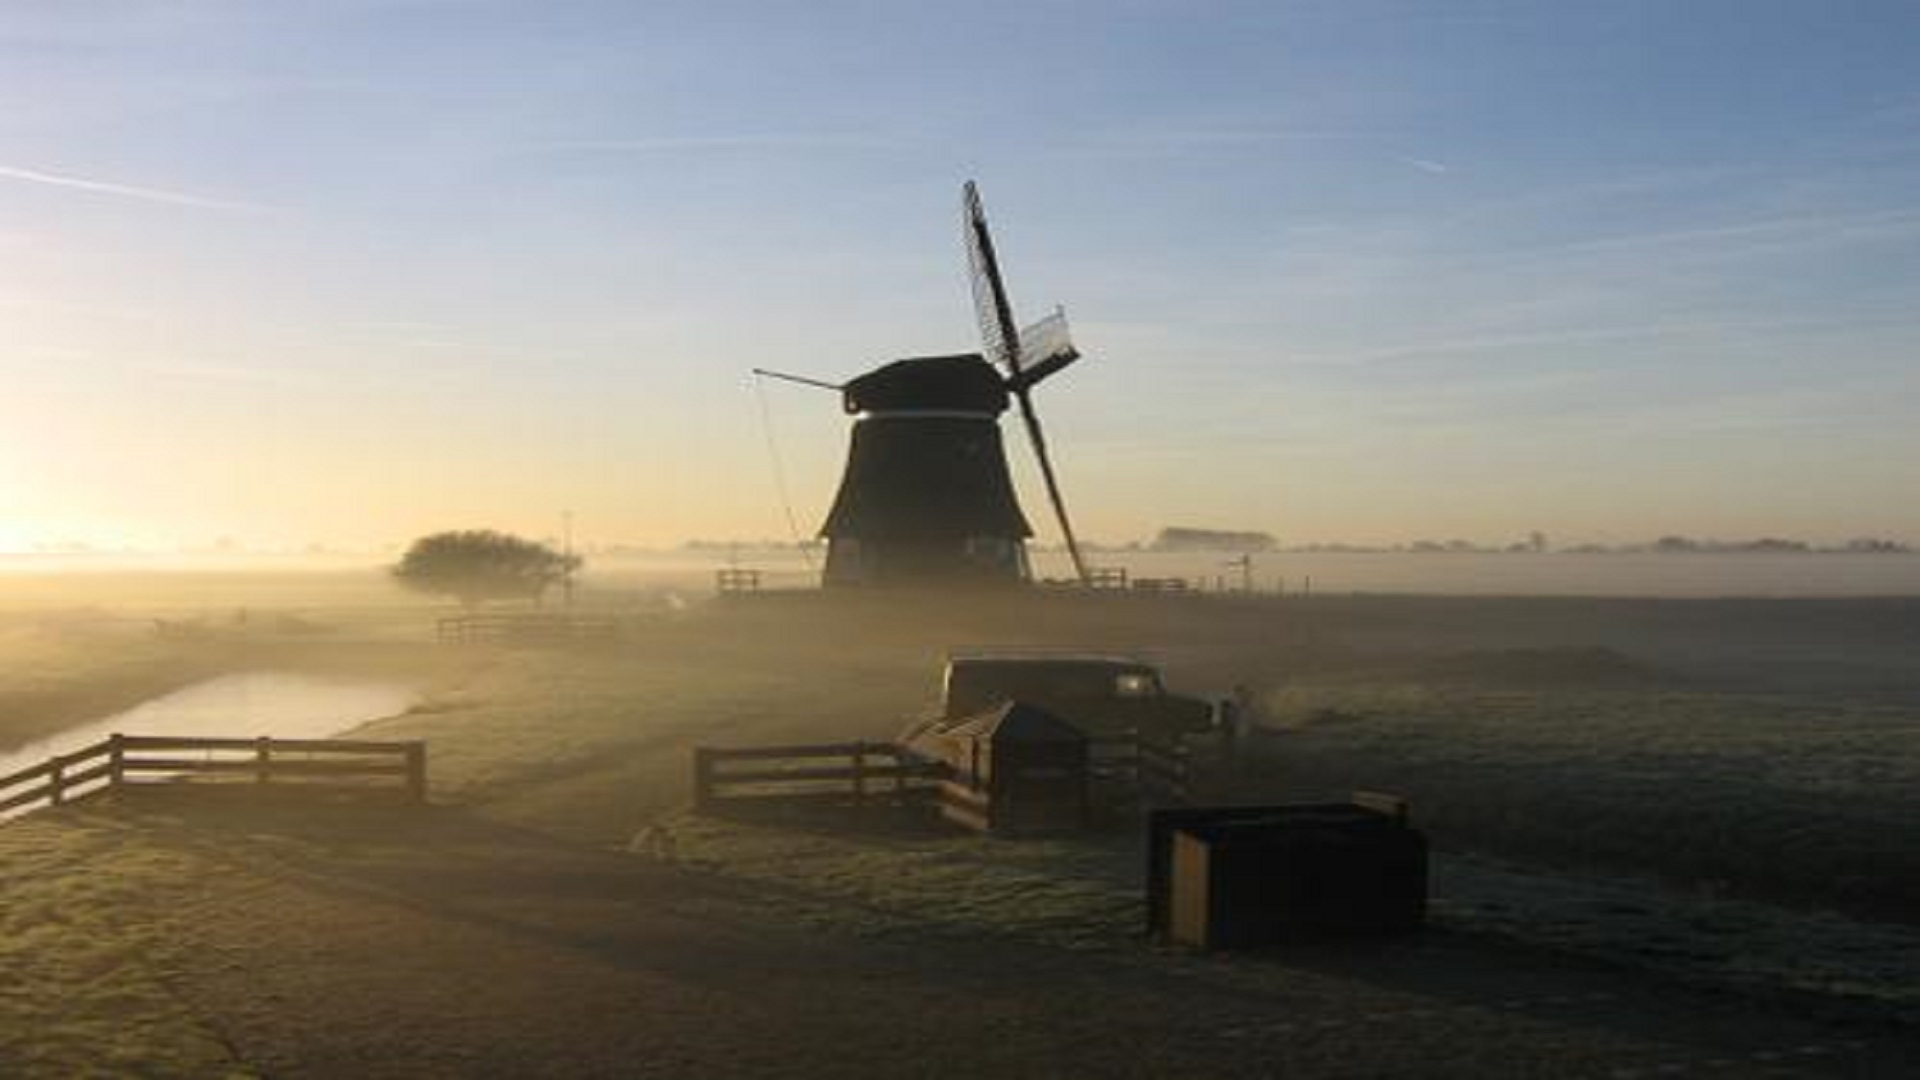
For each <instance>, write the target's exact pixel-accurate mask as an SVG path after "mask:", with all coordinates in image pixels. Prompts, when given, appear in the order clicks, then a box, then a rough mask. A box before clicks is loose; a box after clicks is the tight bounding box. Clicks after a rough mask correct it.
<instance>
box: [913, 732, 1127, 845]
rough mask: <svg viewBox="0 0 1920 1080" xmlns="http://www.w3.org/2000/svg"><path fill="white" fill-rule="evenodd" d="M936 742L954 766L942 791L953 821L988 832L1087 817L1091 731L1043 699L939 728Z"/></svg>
mask: <svg viewBox="0 0 1920 1080" xmlns="http://www.w3.org/2000/svg"><path fill="white" fill-rule="evenodd" d="M922 745H923V746H924V745H926V744H924V743H923V744H922ZM931 748H932V749H934V750H935V752H936V753H937V755H938V756H939V757H940V759H941V760H943V761H945V762H946V763H947V764H948V766H950V767H951V768H952V770H953V775H952V777H951V778H950V779H948V780H947V781H946V782H945V784H943V785H942V790H941V813H942V814H943V816H945V817H946V818H947V819H948V820H950V821H954V822H956V823H958V824H962V825H965V826H967V827H969V828H974V829H979V830H981V831H983V832H1027V831H1037V830H1051V829H1077V828H1081V827H1083V826H1085V824H1086V822H1087V813H1088V783H1089V769H1088V757H1087V736H1086V734H1085V733H1084V732H1082V731H1081V730H1080V729H1079V728H1077V727H1074V726H1073V725H1072V724H1069V723H1068V722H1066V721H1065V720H1062V719H1060V718H1059V717H1058V716H1055V715H1054V714H1053V713H1050V712H1048V711H1046V710H1045V709H1042V708H1040V707H1039V706H1037V705H1029V704H1027V703H1025V702H1020V701H1011V702H1006V703H1004V704H1001V705H997V706H995V707H993V708H991V709H988V710H986V711H985V712H982V713H978V714H976V715H974V716H971V717H968V718H966V719H964V720H962V721H960V722H959V723H956V724H953V725H951V726H948V727H946V728H944V729H942V730H940V731H939V732H938V733H937V735H936V736H935V737H934V740H933V745H932V747H931Z"/></svg>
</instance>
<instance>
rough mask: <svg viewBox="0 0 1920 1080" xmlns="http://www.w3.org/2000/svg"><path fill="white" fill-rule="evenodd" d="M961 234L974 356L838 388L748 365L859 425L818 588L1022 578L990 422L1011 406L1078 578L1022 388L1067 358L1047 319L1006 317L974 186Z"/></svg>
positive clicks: (1019, 520)
mask: <svg viewBox="0 0 1920 1080" xmlns="http://www.w3.org/2000/svg"><path fill="white" fill-rule="evenodd" d="M965 218H966V220H965V226H966V242H967V253H968V261H969V267H970V270H971V278H972V285H973V296H974V303H975V307H976V310H977V313H978V315H979V320H980V331H981V336H982V344H983V351H982V352H980V353H959V354H950V355H943V356H918V357H908V358H906V359H902V360H895V361H892V362H891V363H887V364H883V365H881V366H880V367H877V368H875V369H873V370H872V371H869V372H867V373H866V374H864V375H861V376H859V377H858V378H855V379H852V380H849V381H848V382H845V383H831V382H826V381H824V380H820V379H812V378H807V377H805V376H798V375H788V374H785V373H782V372H777V371H768V370H766V369H763V368H755V369H754V373H755V374H756V375H762V376H769V377H772V378H778V379H785V380H787V381H790V382H796V383H801V384H804V385H808V386H815V387H821V388H825V389H831V390H837V391H839V392H840V394H841V400H842V405H843V407H844V408H845V410H846V411H847V412H848V413H849V414H851V415H853V416H855V417H857V419H856V420H855V421H854V425H853V432H852V438H851V440H850V443H849V446H848V451H847V466H846V471H845V472H844V473H843V474H842V476H841V480H840V488H839V492H838V493H837V494H836V496H835V498H834V502H833V508H832V509H831V510H830V511H829V512H828V514H827V520H826V522H825V524H823V525H822V526H821V527H820V535H821V536H824V537H825V538H826V539H827V563H826V570H825V573H824V575H823V579H822V580H823V583H824V584H825V585H827V586H829V587H840V586H883V585H914V584H937V585H952V584H967V585H972V584H1018V583H1021V582H1025V581H1027V580H1028V579H1029V577H1030V576H1031V570H1030V568H1029V565H1028V562H1027V551H1026V540H1027V538H1028V537H1030V536H1032V535H1033V529H1032V527H1031V526H1030V525H1029V524H1028V523H1027V519H1026V516H1025V515H1024V514H1023V513H1022V512H1021V510H1020V504H1019V500H1018V499H1017V498H1016V497H1015V495H1014V489H1013V477H1012V473H1011V470H1010V469H1009V468H1008V466H1007V455H1006V448H1005V445H1004V444H1003V442H1002V440H1001V437H1000V414H1002V413H1004V412H1006V411H1007V408H1008V405H1009V402H1010V400H1011V402H1013V403H1017V404H1018V405H1019V408H1020V415H1021V420H1022V421H1023V423H1024V425H1025V427H1026V431H1027V436H1028V439H1029V441H1030V442H1031V443H1032V445H1033V450H1034V456H1035V457H1036V458H1037V459H1038V461H1039V464H1040V472H1041V476H1042V478H1043V479H1044V481H1045V483H1046V488H1047V498H1048V500H1049V501H1050V502H1051V503H1052V504H1053V509H1054V513H1055V516H1056V517H1057V518H1058V520H1059V522H1060V528H1061V532H1062V533H1063V535H1064V537H1065V540H1066V545H1067V552H1068V555H1069V556H1070V557H1071V559H1072V560H1073V568H1074V573H1075V574H1076V575H1077V576H1078V577H1079V578H1080V580H1081V581H1082V582H1084V581H1085V580H1086V569H1085V566H1084V564H1083V563H1082V561H1081V557H1080V548H1079V543H1078V541H1077V540H1076V539H1075V537H1074V534H1073V528H1072V525H1071V523H1070V522H1069V520H1068V518H1067V511H1066V503H1065V501H1064V499H1063V498H1062V497H1061V494H1060V485H1059V481H1058V479H1057V478H1056V476H1055V474H1054V469H1053V461H1052V458H1051V456H1050V455H1049V453H1048V450H1047V443H1046V434H1045V432H1044V431H1043V430H1042V428H1041V426H1040V418H1039V416H1038V414H1037V413H1036V412H1035V411H1034V407H1033V398H1032V393H1033V388H1034V386H1035V385H1037V384H1038V383H1039V382H1040V381H1041V380H1043V379H1046V378H1048V377H1049V376H1051V375H1053V374H1055V373H1056V372H1058V371H1060V370H1061V369H1062V368H1064V367H1066V366H1067V365H1068V364H1071V363H1073V362H1074V361H1075V360H1077V359H1079V356H1080V354H1079V352H1078V351H1077V350H1076V349H1075V348H1074V347H1073V342H1072V340H1071V338H1070V337H1069V335H1068V332H1067V323H1066V317H1065V315H1064V313H1062V312H1060V311H1059V310H1057V309H1056V310H1055V312H1054V313H1053V314H1052V315H1050V316H1048V317H1046V318H1044V319H1042V320H1040V321H1039V322H1037V323H1035V324H1033V325H1031V326H1028V327H1026V328H1024V329H1022V328H1020V327H1019V326H1017V325H1016V324H1015V322H1014V319H1013V308H1012V305H1011V303H1010V302H1009V301H1008V299H1007V292H1006V284H1005V282H1004V280H1003V279H1002V277H1001V274H1000V267H999V261H998V258H997V256H996V255H995V252H994V246H993V237H992V234H991V233H989V232H988V231H987V221H986V215H985V213H984V212H983V210H982V209H981V205H980V193H979V189H978V188H977V187H975V185H974V184H972V183H971V182H969V183H968V184H967V186H966V192H965Z"/></svg>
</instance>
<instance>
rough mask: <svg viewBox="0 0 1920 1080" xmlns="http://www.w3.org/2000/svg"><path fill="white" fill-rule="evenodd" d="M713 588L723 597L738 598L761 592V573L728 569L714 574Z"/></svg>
mask: <svg viewBox="0 0 1920 1080" xmlns="http://www.w3.org/2000/svg"><path fill="white" fill-rule="evenodd" d="M713 587H714V590H715V591H716V592H718V593H719V594H720V595H721V596H737V595H739V594H741V593H757V592H759V591H760V571H758V570H749V569H745V568H742V567H728V568H727V569H725V570H715V571H714V572H713Z"/></svg>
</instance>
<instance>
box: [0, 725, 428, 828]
mask: <svg viewBox="0 0 1920 1080" xmlns="http://www.w3.org/2000/svg"><path fill="white" fill-rule="evenodd" d="M183 755H197V756H183ZM193 775H217V776H224V777H227V778H229V779H251V780H252V781H253V782H255V783H260V784H266V783H271V782H273V781H275V780H292V779H298V780H305V781H313V780H328V781H361V780H377V781H384V780H394V781H398V783H399V784H400V785H401V787H402V788H403V789H404V791H405V793H406V794H407V796H408V797H409V798H411V799H413V800H415V801H424V800H425V799H426V797H427V746H426V744H425V743H423V742H370V741H364V740H355V739H273V738H265V737H263V738H258V739H234V738H196V737H191V736H175V735H110V736H108V737H107V738H106V739H104V740H102V741H100V742H97V743H94V744H93V745H92V746H88V747H83V748H82V749H79V750H75V751H73V752H71V753H66V754H60V755H57V756H55V757H51V758H48V759H47V760H46V761H44V762H41V763H40V764H38V765H35V766H32V767H31V768H26V769H22V770H20V771H19V772H16V773H13V774H12V775H9V776H0V815H10V813H12V812H15V811H23V810H24V809H25V808H31V807H36V806H39V805H46V806H59V805H61V804H63V803H68V802H73V801H75V800H78V799H83V798H87V797H89V796H92V795H97V794H99V793H100V792H103V791H107V790H110V789H112V788H115V787H120V786H123V785H128V784H137V783H141V782H143V781H145V782H151V781H154V780H158V779H171V778H175V777H180V776H193Z"/></svg>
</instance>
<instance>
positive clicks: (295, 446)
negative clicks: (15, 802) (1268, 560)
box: [0, 0, 1920, 548]
mask: <svg viewBox="0 0 1920 1080" xmlns="http://www.w3.org/2000/svg"><path fill="white" fill-rule="evenodd" d="M0 95H4V98H0V100H3V101H4V103H5V107H4V108H0V255H3V256H4V260H0V367H4V372H5V378H6V380H7V386H8V388H9V392H8V393H7V394H6V395H5V397H4V398H0V431H4V432H5V438H4V441H3V442H0V499H3V500H4V501H0V548H4V547H6V546H8V545H12V546H20V545H23V544H31V543H33V542H37V541H49V540H58V539H62V538H67V537H74V538H81V539H88V540H92V541H94V542H99V543H118V542H127V541H132V542H138V543H145V544H153V545H161V546H167V545H173V544H178V543H192V542H199V541H204V540H205V539H207V538H209V537H212V536H216V535H222V534H227V535H234V536H239V537H241V538H243V539H245V540H248V541H250V542H253V543H258V544H287V543H299V542H304V541H306V540H309V539H314V540H322V541H326V542H330V543H337V544H369V543H377V542H382V541H388V540H399V539H404V538H405V537H407V536H409V535H411V534H413V533H416V532H419V531H421V530H423V529H428V528H434V527H441V526H452V525H465V524H488V523H490V524H496V525H500V526H504V527H509V528H522V529H527V530H530V531H539V530H542V529H548V528H550V527H551V526H550V523H551V522H552V521H553V520H554V519H555V517H557V514H558V512H559V510H560V509H562V508H567V507H570V508H572V509H573V510H574V511H575V512H576V514H577V515H578V517H579V519H580V520H581V522H582V528H583V531H585V532H586V533H587V534H588V535H590V536H592V537H595V538H600V539H608V540H612V539H632V540H640V541H650V542H670V541H672V540H675V539H678V538H681V537H686V536H694V535H705V536H715V535H748V536H780V535H784V534H785V532H786V524H785V519H784V516H783V514H782V512H781V507H780V501H779V498H778V496H777V494H776V492H775V487H774V484H773V481H772V478H771V476H772V469H771V465H770V463H769V456H768V452H767V447H766V444H765V440H764V437H763V434H762V429H761V420H760V413H759V408H758V404H757V403H756V400H755V397H754V394H753V391H752V390H751V388H750V384H749V381H748V379H747V376H746V371H747V369H748V368H750V367H752V366H755V365H764V366H771V367H779V368H788V369H793V370H797V371H802V372H806V373H810V374H815V375H819V376H824V377H829V378H838V377H844V376H846V375H850V374H852V373H854V372H856V371H858V370H860V369H862V368H863V367H866V366H869V365H871V364H873V363H876V362H878V361H881V360H884V359H886V358H889V357H892V356H898V355H906V354H912V353H924V352H942V351H952V350H958V349H964V348H970V347H973V345H974V342H973V330H972V312H971V309H970V304H969V300H968V295H967V291H966V283H965V279H964V258H963V254H962V250H961V244H960V238H959V232H958V200H959V187H960V184H961V182H962V181H963V180H965V179H968V178H970V177H971V178H977V179H978V180H979V181H980V182H981V184H982V186H983V189H984V191H985V194H986V197H987V204H988V209H989V212H990V214H991V215H992V217H993V219H994V222H995V225H996V227H997V229H998V230H999V234H1000V240H1001V244H1002V248H1003V255H1004V258H1005V261H1006V265H1007V272H1008V275H1009V278H1010V280H1011V284H1012V287H1013V290H1014V295H1015V300H1016V303H1017V304H1019V305H1020V306H1021V307H1022V308H1023V311H1024V313H1025V314H1027V315H1029V316H1037V315H1039V314H1041V313H1043V312H1044V311H1045V310H1046V309H1047V308H1049V307H1050V306H1051V305H1053V304H1054V303H1064V304H1065V305H1067V308H1068V311H1069V314H1070V316H1071V317H1072V318H1073V320H1074V323H1075V326H1076V329H1077V331H1078V336H1079V338H1080V341H1081V344H1082V346H1083V348H1084V349H1085V350H1086V352H1087V353H1088V355H1089V359H1088V360H1087V361H1086V362H1085V363H1083V364H1082V365H1080V366H1078V367H1076V368H1074V369H1072V370H1070V371H1069V372H1067V373H1065V374H1063V375H1061V376H1060V377H1059V378H1058V379H1057V380H1055V381H1054V382H1052V383H1049V384H1048V385H1047V386H1046V387H1045V388H1044V390H1043V391H1042V393H1041V397H1042V399H1043V401H1042V409H1043V412H1044V414H1045V416H1046V417H1047V419H1048V422H1049V424H1050V430H1051V431H1052V433H1053V436H1054V440H1055V441H1056V443H1057V444H1058V451H1059V457H1060V465H1061V470H1062V473H1063V477H1064V480H1065V483H1066V485H1067V491H1068V494H1069V497H1070V499H1071V501H1072V502H1073V503H1074V504H1075V507H1076V509H1077V511H1078V516H1080V517H1081V518H1082V519H1083V522H1084V523H1083V531H1084V532H1086V533H1088V534H1090V535H1093V536H1096V537H1104V538H1109V539H1124V538H1128V537H1133V536H1140V535H1144V534H1147V533H1150V532H1151V531H1152V530H1153V529H1155V528H1157V527H1158V526H1159V525H1161V524H1165V523H1187V524H1202V525H1206V524H1211V525H1219V526H1223V527H1246V528H1263V529H1268V530H1270V531H1273V532H1275V533H1277V534H1279V535H1281V536H1282V537H1283V538H1287V539H1289V540H1315V539H1371V540H1393V539H1408V538H1413V537H1419V536H1468V537H1474V538H1480V539H1505V538H1509V537H1513V536H1517V535H1520V534H1523V533H1524V532H1526V531H1527V530H1529V529H1533V528H1541V529H1545V530H1547V531H1548V532H1550V533H1552V534H1554V535H1555V536H1556V537H1557V538H1565V539H1569V540H1572V539H1627V538H1632V537H1641V536H1651V535H1657V534H1659V533H1663V532H1688V533H1696V534H1716V535H1724V536H1734V535H1752V534H1757V533H1763V532H1771V533H1787V534H1798V535H1805V536H1809V537H1815V538H1832V539H1838V538H1843V537H1845V536H1849V535H1854V534H1864V533H1879V534H1895V535H1901V536H1905V537H1908V538H1911V539H1920V500H1916V499H1915V498H1914V497H1913V496H1914V493H1915V492H1916V491H1920V424H1916V423H1915V422H1914V419H1915V417H1916V415H1917V414H1920V365H1916V362H1915V361H1916V359H1920V348H1916V346H1920V7H1915V6H1914V5H1912V4H1908V3H1812V2H1809V3H1766V2H1752V0H1747V2H1730V3H1705V2H1697V3H1673V2H1664V3H1612V4H1591V5H1588V4H1580V5H1576V4H1562V3H1531V4H1529V3H1482V4H1471V3H1456V4H1439V3H1433V4H1420V3H1366V2H1302V3H1244V4H1243V3H1146V2H1141V3H1111V4H1066V3H1044V2H1040V3H1025V4H996V3H967V4H939V5H935V4H877V3H863V4H850V3H811V4H804V5H800V4H795V5H788V4H726V3H698V4H694V3H688V4H641V3H618V4H616V3H600V4H596V3H537V4H536V3H456V2H436V0H412V2H409V0H388V2H377V0H366V2H354V0H336V2H328V3H317V2H316V3H311V4H305V5H298V4H251V3H213V2H174V3H162V2H150V3H88V2H74V3H70V4H60V5H43V4H29V3H10V4H0ZM766 401H767V404H768V406H769V411H770V414H771V416H772V419H773V422H774V431H775V435H776V440H777V445H778V447H779V449H780V452H781V456H782V459H783V461H784V464H785V469H786V473H787V476H788V480H789V484H790V487H791V491H792V497H793V501H794V509H795V511H796V512H797V514H798V515H799V516H800V518H801V521H802V524H803V525H805V526H811V525H812V524H815V523H816V522H817V520H818V518H819V515H820V514H821V512H822V511H823V510H824V508H825V505H826V502H827V500H828V499H829V498H830V496H831V494H832V487H833V484H834V482H835V480H836V479H837V476H838V470H839V465H840V456H841V454H842V453H843V452H844V439H845V420H844V418H843V417H841V416H840V415H839V413H838V409H837V406H836V404H835V403H834V402H833V401H832V400H831V399H830V398H828V397H826V396H825V395H816V394H813V393H810V392H808V391H804V390H798V389H793V388H788V387H778V388H769V389H768V390H767V396H766ZM1009 434H1010V435H1011V434H1012V432H1011V430H1010V432H1009ZM1014 450H1015V464H1016V468H1017V469H1018V470H1019V471H1020V472H1021V474H1022V477H1023V480H1027V479H1030V477H1031V469H1030V468H1029V467H1028V461H1027V459H1026V456H1025V449H1024V447H1023V446H1020V445H1017V444H1016V445H1015V446H1014ZM1029 490H1030V493H1029V496H1028V501H1029V508H1030V509H1033V510H1036V511H1037V510H1038V509H1039V505H1038V500H1037V498H1035V497H1034V495H1033V494H1032V492H1031V488H1030V489H1029ZM1039 516H1040V515H1038V514H1037V513H1036V514H1035V517H1036V518H1038V517H1039Z"/></svg>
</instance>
